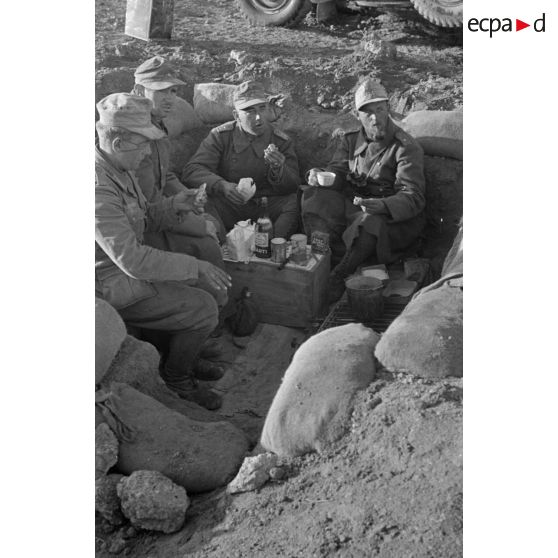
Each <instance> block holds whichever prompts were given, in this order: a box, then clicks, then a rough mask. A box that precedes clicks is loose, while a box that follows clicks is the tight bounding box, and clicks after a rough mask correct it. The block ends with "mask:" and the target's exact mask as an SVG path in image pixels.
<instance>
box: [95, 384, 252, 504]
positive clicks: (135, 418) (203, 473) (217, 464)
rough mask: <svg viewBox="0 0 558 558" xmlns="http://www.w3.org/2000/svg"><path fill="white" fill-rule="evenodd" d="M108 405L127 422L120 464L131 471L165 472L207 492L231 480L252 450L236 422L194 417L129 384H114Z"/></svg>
mask: <svg viewBox="0 0 558 558" xmlns="http://www.w3.org/2000/svg"><path fill="white" fill-rule="evenodd" d="M103 405H104V410H105V412H113V411H114V415H115V416H116V417H117V419H116V420H117V422H119V423H120V424H121V425H125V426H126V427H127V428H126V433H127V434H128V435H127V436H122V437H121V439H120V440H119V441H120V446H119V455H118V463H117V466H118V470H119V471H120V472H121V473H124V474H127V475H129V474H132V473H133V472H134V471H139V470H152V471H159V472H160V473H162V474H164V475H165V476H167V477H169V478H170V479H171V480H172V481H173V482H175V483H177V484H179V485H181V486H183V487H184V488H185V489H186V490H188V492H189V493H190V492H206V491H208V490H213V489H214V488H217V487H219V486H223V485H225V484H226V483H227V482H229V480H230V479H231V478H232V477H233V476H234V475H235V474H236V472H237V471H238V467H239V466H240V464H241V463H242V460H243V458H244V456H245V455H246V452H247V450H248V440H247V439H246V436H245V435H244V433H243V432H242V431H241V430H239V429H238V428H236V427H235V426H233V425H232V424H230V423H228V422H198V421H196V420H192V419H190V418H188V417H186V416H184V415H181V414H180V413H177V412H175V411H172V410H171V409H169V408H168V407H166V406H165V405H162V404H161V403H159V402H158V401H155V399H153V398H151V397H148V396H147V395H144V394H142V393H140V392H139V391H137V390H135V389H134V388H132V387H130V386H128V385H127V384H123V383H118V382H115V383H113V384H112V385H111V386H110V391H109V392H107V398H106V400H105V401H104V403H103ZM113 420H115V419H113Z"/></svg>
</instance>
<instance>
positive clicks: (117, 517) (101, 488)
mask: <svg viewBox="0 0 558 558" xmlns="http://www.w3.org/2000/svg"><path fill="white" fill-rule="evenodd" d="M123 478H124V475H116V474H113V475H106V476H104V477H101V478H99V479H97V480H95V511H97V512H99V514H101V516H102V517H104V518H105V519H106V520H107V521H108V522H109V523H110V524H111V525H122V524H123V523H124V521H125V519H124V516H123V515H122V510H121V509H120V499H119V498H118V494H117V493H116V485H117V484H118V483H119V482H120V480H122V479H123Z"/></svg>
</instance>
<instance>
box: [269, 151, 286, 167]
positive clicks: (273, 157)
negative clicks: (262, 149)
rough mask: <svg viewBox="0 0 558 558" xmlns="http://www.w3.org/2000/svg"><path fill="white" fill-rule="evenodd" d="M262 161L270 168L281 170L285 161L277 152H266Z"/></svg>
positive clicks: (279, 152)
mask: <svg viewBox="0 0 558 558" xmlns="http://www.w3.org/2000/svg"><path fill="white" fill-rule="evenodd" d="M264 161H265V162H266V163H267V164H268V165H269V166H270V167H271V168H272V169H279V168H281V167H282V166H283V165H284V164H285V161H286V157H285V155H283V153H281V151H279V150H273V151H268V152H266V153H265V155H264Z"/></svg>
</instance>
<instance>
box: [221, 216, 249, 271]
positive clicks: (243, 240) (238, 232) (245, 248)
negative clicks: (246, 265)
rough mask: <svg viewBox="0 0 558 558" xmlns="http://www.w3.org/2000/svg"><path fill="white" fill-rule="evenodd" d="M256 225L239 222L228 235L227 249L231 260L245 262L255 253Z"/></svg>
mask: <svg viewBox="0 0 558 558" xmlns="http://www.w3.org/2000/svg"><path fill="white" fill-rule="evenodd" d="M255 229H256V225H255V224H254V223H252V221H250V220H248V221H239V222H238V223H236V225H235V226H234V228H233V229H232V230H231V231H229V232H228V233H227V249H228V252H229V257H230V259H231V260H236V261H241V262H245V261H248V260H249V259H250V257H251V256H252V254H253V252H254V236H255Z"/></svg>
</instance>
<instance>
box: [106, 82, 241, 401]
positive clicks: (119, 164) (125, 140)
mask: <svg viewBox="0 0 558 558" xmlns="http://www.w3.org/2000/svg"><path fill="white" fill-rule="evenodd" d="M97 109H98V111H99V116H100V119H99V121H98V122H97V133H98V137H99V145H98V147H97V148H96V153H95V171H96V182H95V295H96V296H99V297H100V298H103V299H105V300H106V301H107V302H109V303H110V304H111V305H112V306H114V308H116V310H117V311H118V312H119V313H120V315H121V316H122V319H123V320H124V321H125V322H126V323H127V324H129V325H132V326H136V327H139V328H142V329H148V330H157V331H163V332H166V333H167V334H168V336H169V345H168V354H166V355H164V359H163V362H162V366H161V376H162V378H163V380H164V381H165V382H166V384H167V385H168V386H169V388H171V389H173V390H174V391H175V392H176V393H177V394H178V395H179V396H181V397H183V398H185V399H190V400H192V401H195V402H197V403H199V404H200V405H203V406H204V407H206V408H208V409H216V408H218V407H220V405H221V398H220V396H219V395H217V394H216V393H214V392H212V391H210V390H207V389H203V388H201V387H200V386H198V385H197V381H196V380H197V379H201V380H216V379H218V378H219V377H220V376H221V375H222V370H216V369H212V370H207V369H199V368H198V367H197V365H196V363H197V359H198V356H199V354H200V353H201V354H203V345H204V343H205V342H206V341H207V339H208V337H209V335H210V334H211V332H212V331H213V330H214V329H215V327H216V326H217V323H218V310H217V303H216V302H215V299H214V298H213V296H211V295H210V294H209V293H208V292H206V291H204V290H201V289H199V288H196V287H195V286H193V285H196V284H197V283H198V281H200V280H201V281H203V282H204V283H206V284H208V285H210V286H211V288H212V289H214V290H216V291H226V289H227V288H228V287H230V286H231V282H230V277H229V276H228V275H227V274H226V273H225V272H224V271H223V270H222V269H220V268H219V267H217V266H215V265H213V264H211V263H209V262H206V261H203V260H198V259H196V258H194V257H192V256H188V255H186V254H180V253H175V252H169V251H164V250H160V249H157V248H153V247H151V246H147V245H146V244H145V243H144V241H143V235H144V233H145V232H146V231H163V230H170V229H172V228H173V227H175V226H177V225H179V224H180V223H181V221H182V218H183V216H184V215H185V214H186V215H187V214H189V213H190V212H191V211H192V210H193V208H194V197H193V196H192V195H191V193H190V192H188V191H186V190H185V189H184V190H182V191H180V192H179V193H177V194H175V195H174V196H171V197H161V198H160V199H158V200H157V201H156V202H152V203H149V202H148V201H147V199H146V198H145V196H144V194H143V193H142V191H141V189H140V187H139V185H138V183H137V179H136V177H135V175H134V171H135V170H136V169H137V168H138V167H139V165H140V163H141V161H142V160H143V158H144V157H145V156H146V155H148V154H150V153H151V146H150V142H151V141H153V140H158V139H161V138H163V137H164V136H165V134H164V132H163V131H162V130H160V129H159V128H157V127H156V126H154V125H153V124H152V123H151V109H152V103H151V101H149V100H148V99H146V98H144V97H138V96H135V95H130V94H128V93H116V94H113V95H109V96H108V97H106V98H104V99H103V100H101V101H100V102H99V103H98V104H97Z"/></svg>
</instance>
